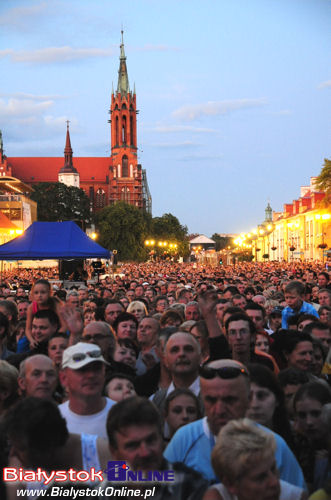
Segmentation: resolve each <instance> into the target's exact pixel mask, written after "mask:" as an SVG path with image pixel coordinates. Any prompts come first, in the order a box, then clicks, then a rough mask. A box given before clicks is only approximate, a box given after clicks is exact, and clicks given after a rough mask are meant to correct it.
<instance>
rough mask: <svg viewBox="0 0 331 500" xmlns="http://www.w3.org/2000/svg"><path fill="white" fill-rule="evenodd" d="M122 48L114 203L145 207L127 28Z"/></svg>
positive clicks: (115, 99) (114, 100)
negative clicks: (126, 54) (126, 39)
mask: <svg viewBox="0 0 331 500" xmlns="http://www.w3.org/2000/svg"><path fill="white" fill-rule="evenodd" d="M120 49H121V53H120V66H119V70H118V83H117V90H116V92H114V90H113V91H112V96H111V106H110V116H111V120H110V122H111V157H112V164H113V178H112V181H111V197H112V198H113V200H114V202H116V201H119V200H122V201H125V202H127V203H130V204H132V205H136V206H137V207H139V208H143V197H142V171H141V165H138V155H137V151H138V148H137V113H138V111H137V107H136V92H135V90H134V91H133V92H132V91H130V86H129V77H128V71H127V67H126V57H125V52H124V43H123V31H122V43H121V46H120Z"/></svg>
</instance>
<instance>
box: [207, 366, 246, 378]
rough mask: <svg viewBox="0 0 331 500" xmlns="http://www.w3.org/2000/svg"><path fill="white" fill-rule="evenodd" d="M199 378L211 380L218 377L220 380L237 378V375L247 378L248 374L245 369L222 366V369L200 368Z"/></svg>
mask: <svg viewBox="0 0 331 500" xmlns="http://www.w3.org/2000/svg"><path fill="white" fill-rule="evenodd" d="M199 374H200V377H202V378H206V379H212V378H215V377H220V378H222V379H231V378H237V377H239V375H245V376H246V377H249V373H248V371H247V370H246V369H245V368H239V367H238V368H237V367H236V366H223V367H222V368H211V367H209V366H200V369H199Z"/></svg>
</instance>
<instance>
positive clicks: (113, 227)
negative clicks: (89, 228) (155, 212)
mask: <svg viewBox="0 0 331 500" xmlns="http://www.w3.org/2000/svg"><path fill="white" fill-rule="evenodd" d="M95 222H96V226H97V228H98V230H99V232H100V239H99V241H98V243H100V245H102V246H103V247H106V248H108V249H109V250H113V249H116V250H117V251H118V258H119V260H121V261H125V260H137V261H142V260H145V259H146V257H147V251H146V249H145V246H144V241H145V238H146V236H147V235H148V232H149V227H150V223H151V216H150V215H149V214H147V213H146V212H143V211H141V210H139V209H138V208H137V207H135V206H133V205H128V204H127V203H124V202H119V203H116V204H115V205H111V206H109V207H105V208H104V209H102V210H101V211H100V212H98V213H97V214H96V216H95Z"/></svg>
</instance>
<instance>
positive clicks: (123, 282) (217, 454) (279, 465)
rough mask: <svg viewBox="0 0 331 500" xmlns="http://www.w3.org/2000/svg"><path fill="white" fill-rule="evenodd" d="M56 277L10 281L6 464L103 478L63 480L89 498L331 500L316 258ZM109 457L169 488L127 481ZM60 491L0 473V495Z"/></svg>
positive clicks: (322, 308) (322, 282)
mask: <svg viewBox="0 0 331 500" xmlns="http://www.w3.org/2000/svg"><path fill="white" fill-rule="evenodd" d="M57 278H58V276H57V274H56V271H55V270H47V269H43V270H38V271H37V272H36V271H33V270H25V269H20V270H11V271H10V272H7V273H6V272H4V273H3V275H2V283H1V284H0V359H1V361H0V450H1V451H0V461H1V467H2V468H6V467H16V468H21V470H26V469H28V470H38V468H41V469H42V470H45V471H57V470H61V471H63V470H69V469H70V468H71V469H74V470H77V471H78V470H84V471H91V470H96V471H101V470H102V471H108V474H107V477H106V475H104V481H103V482H102V488H101V489H100V482H97V483H96V482H95V481H94V482H93V481H92V480H91V481H90V482H88V483H87V484H85V483H74V482H73V481H71V482H70V485H69V481H68V484H66V486H62V488H64V487H67V488H73V490H72V491H73V492H74V491H76V490H77V488H83V489H84V488H85V492H86V497H87V496H91V492H90V491H89V493H88V488H92V489H93V488H95V490H94V493H95V494H93V496H97V498H107V493H105V492H106V491H107V487H109V485H114V484H116V485H119V484H124V485H125V488H127V489H126V490H125V493H126V494H127V496H129V495H130V488H131V489H132V488H133V486H134V487H135V488H137V486H138V487H139V491H140V492H141V496H143V497H144V498H147V497H148V496H149V495H153V498H155V499H160V500H161V499H162V500H163V499H170V498H174V499H183V500H184V499H185V500H198V499H200V500H255V499H257V500H278V499H305V498H308V497H309V498H310V499H312V500H327V499H330V498H331V426H330V419H331V388H330V384H331V350H330V346H331V280H330V274H329V272H328V270H327V269H326V268H325V266H323V265H322V263H318V262H316V263H304V262H292V263H284V262H281V263H279V262H266V263H238V264H236V265H233V266H219V267H217V268H214V267H208V266H202V265H199V264H197V263H187V264H186V263H182V264H179V263H174V262H149V263H145V264H134V263H129V264H123V265H122V266H121V267H119V268H118V272H116V273H114V274H111V275H108V276H106V277H104V279H101V280H99V281H97V282H92V281H91V280H89V281H88V282H87V283H86V284H80V285H76V286H75V285H74V286H71V287H70V289H65V288H64V287H63V286H62V284H61V282H59V281H56V285H54V284H52V282H53V280H57ZM110 461H117V463H118V464H127V468H128V470H131V471H140V473H143V474H145V475H146V477H149V476H148V474H151V473H152V472H151V471H170V470H171V471H173V472H174V475H175V480H174V481H172V482H163V481H161V480H160V481H154V482H153V481H152V482H150V481H149V482H146V483H144V482H143V480H141V481H140V482H135V483H134V485H133V486H132V483H130V482H129V483H127V482H124V479H125V477H126V476H125V474H126V472H125V470H124V472H123V470H116V468H115V471H110V470H109V469H108V465H109V462H110ZM123 474H124V475H123ZM146 477H145V479H144V480H145V481H146ZM112 478H113V479H114V481H112V480H111V479H112ZM121 479H123V481H121ZM52 487H54V483H50V484H48V482H47V481H45V480H41V479H40V478H39V479H38V481H35V482H33V483H31V482H29V481H26V482H24V481H22V482H19V483H15V484H14V483H9V482H6V481H5V480H3V481H2V483H1V484H0V489H1V491H0V497H1V498H4V499H7V500H13V499H14V498H17V494H18V493H17V491H18V488H25V489H27V490H29V496H30V497H31V498H38V495H39V494H40V491H43V490H45V489H47V490H48V491H51V488H52ZM75 488H76V489H75ZM97 488H99V489H97ZM32 490H35V491H34V492H33V491H32ZM68 491H71V490H68ZM119 491H120V490H119ZM71 494H72V496H71V498H75V495H76V493H71ZM33 495H34V496H33ZM81 495H83V493H82V492H80V497H79V498H82V496H81ZM117 495H118V496H116V493H115V494H113V493H112V496H113V498H119V497H120V496H122V495H123V491H122V493H120V492H118V494H117ZM68 496H69V493H68Z"/></svg>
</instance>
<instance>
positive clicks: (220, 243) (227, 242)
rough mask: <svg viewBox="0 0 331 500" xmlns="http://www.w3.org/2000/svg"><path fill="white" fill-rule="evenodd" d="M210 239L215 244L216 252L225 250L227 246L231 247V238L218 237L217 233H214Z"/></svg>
mask: <svg viewBox="0 0 331 500" xmlns="http://www.w3.org/2000/svg"><path fill="white" fill-rule="evenodd" d="M211 239H212V240H214V241H215V243H216V251H217V252H219V250H223V248H227V247H228V246H231V247H232V246H233V244H232V238H231V237H230V236H220V235H219V234H218V233H214V234H213V236H212V237H211Z"/></svg>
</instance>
